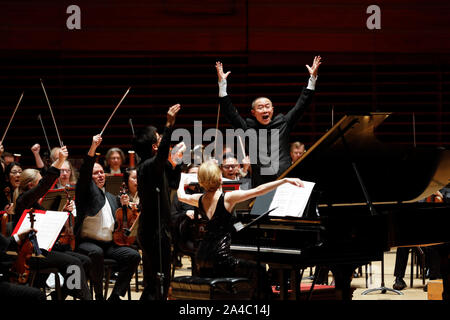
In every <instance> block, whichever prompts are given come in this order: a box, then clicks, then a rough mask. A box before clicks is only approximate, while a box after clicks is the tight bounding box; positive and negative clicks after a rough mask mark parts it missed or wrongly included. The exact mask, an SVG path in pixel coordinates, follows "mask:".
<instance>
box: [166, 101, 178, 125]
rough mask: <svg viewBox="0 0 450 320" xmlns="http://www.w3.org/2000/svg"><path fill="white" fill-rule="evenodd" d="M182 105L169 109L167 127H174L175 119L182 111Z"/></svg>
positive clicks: (175, 105)
mask: <svg viewBox="0 0 450 320" xmlns="http://www.w3.org/2000/svg"><path fill="white" fill-rule="evenodd" d="M180 109H181V105H180V104H179V103H177V104H174V105H173V106H171V107H170V108H169V111H167V123H166V127H172V126H173V125H174V123H175V118H176V116H177V113H178V111H180Z"/></svg>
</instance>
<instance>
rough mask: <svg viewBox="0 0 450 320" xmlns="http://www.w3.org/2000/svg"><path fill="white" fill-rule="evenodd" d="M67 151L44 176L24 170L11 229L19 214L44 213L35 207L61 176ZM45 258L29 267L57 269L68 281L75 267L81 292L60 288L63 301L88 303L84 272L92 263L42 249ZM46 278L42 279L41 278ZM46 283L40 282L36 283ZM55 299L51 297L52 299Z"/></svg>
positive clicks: (33, 170) (16, 194) (78, 256)
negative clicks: (27, 211) (78, 300)
mask: <svg viewBox="0 0 450 320" xmlns="http://www.w3.org/2000/svg"><path fill="white" fill-rule="evenodd" d="M67 156H68V151H67V148H66V147H65V146H64V147H62V148H60V149H59V152H58V159H57V160H56V161H55V162H54V163H53V164H52V165H51V166H50V167H49V168H48V169H47V170H46V172H45V174H44V176H41V173H40V172H39V171H38V170H36V169H25V170H24V171H23V172H22V173H21V175H20V184H19V187H18V188H17V189H16V190H15V191H14V206H15V214H14V215H13V226H15V225H16V224H17V222H18V221H19V219H20V217H21V215H22V213H23V212H24V210H26V209H30V208H34V209H37V210H45V208H43V207H41V206H40V205H39V203H38V200H39V199H40V198H41V197H42V196H44V195H45V193H46V192H47V191H48V190H49V189H50V188H51V186H52V185H53V183H54V181H55V180H56V179H57V178H58V177H59V176H60V168H61V167H62V165H63V164H64V161H65V160H66V159H67ZM41 250H42V251H43V253H44V256H45V258H44V259H41V258H31V259H30V263H29V264H30V266H31V267H35V268H41V269H44V268H51V267H56V268H58V270H59V272H60V273H61V274H62V275H63V276H64V278H66V279H67V277H68V276H70V275H71V274H70V273H67V271H68V267H69V266H71V265H76V266H78V267H79V270H80V288H69V287H68V286H67V285H66V284H67V283H66V281H65V282H64V283H65V285H64V286H63V288H62V296H63V299H64V298H65V297H66V296H67V295H71V296H73V297H76V298H80V299H81V300H91V299H92V296H91V293H90V291H89V288H88V285H87V278H86V273H85V270H86V269H88V268H89V266H90V264H91V261H90V259H89V258H88V257H86V256H83V255H80V254H77V253H74V252H71V251H63V250H61V251H59V250H58V249H57V248H55V249H54V250H52V251H50V252H48V251H46V250H44V249H41ZM44 276H45V275H44ZM41 281H45V279H43V278H39V279H38V281H37V282H41ZM52 297H54V296H52Z"/></svg>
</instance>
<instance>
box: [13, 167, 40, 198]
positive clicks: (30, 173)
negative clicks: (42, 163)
mask: <svg viewBox="0 0 450 320" xmlns="http://www.w3.org/2000/svg"><path fill="white" fill-rule="evenodd" d="M39 174H40V172H39V170H36V169H25V170H23V172H22V173H21V174H20V179H19V181H20V184H19V187H18V188H16V190H14V196H13V199H14V206H15V205H16V200H17V198H18V197H19V195H20V194H21V193H23V192H25V191H27V190H28V184H29V183H30V182H34V181H36V180H37V179H38V178H39Z"/></svg>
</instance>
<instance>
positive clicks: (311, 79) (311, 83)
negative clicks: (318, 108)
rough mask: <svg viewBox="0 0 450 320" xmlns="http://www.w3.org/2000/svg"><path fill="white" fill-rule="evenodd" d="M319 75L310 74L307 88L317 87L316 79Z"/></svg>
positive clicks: (313, 88)
mask: <svg viewBox="0 0 450 320" xmlns="http://www.w3.org/2000/svg"><path fill="white" fill-rule="evenodd" d="M318 77H319V76H316V77H313V76H310V77H309V80H308V86H307V87H306V89H309V90H315V89H316V81H317V78H318Z"/></svg>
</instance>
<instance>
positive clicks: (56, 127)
mask: <svg viewBox="0 0 450 320" xmlns="http://www.w3.org/2000/svg"><path fill="white" fill-rule="evenodd" d="M39 80H41V86H42V90H44V95H45V99H46V100H47V104H48V108H49V109H50V114H51V115H52V119H53V124H54V125H55V129H56V134H57V136H58V141H59V145H60V146H61V148H62V147H63V146H64V145H63V143H62V141H61V137H60V136H59V131H58V126H57V125H56V121H55V116H54V115H53V110H52V107H51V105H50V101H49V100H48V96H47V91H45V87H44V83H43V82H42V79H39Z"/></svg>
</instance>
